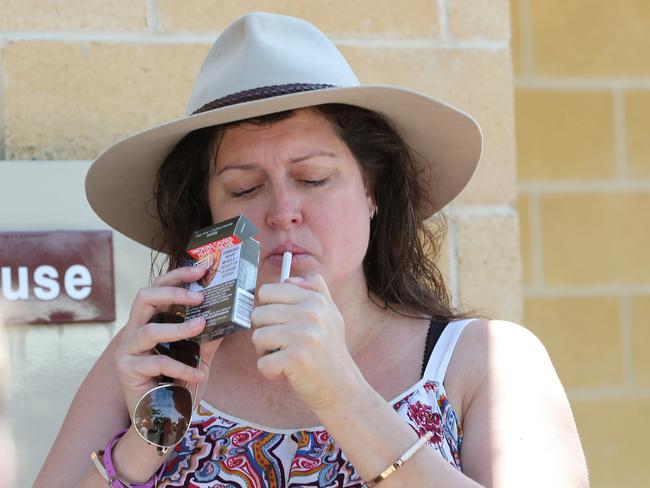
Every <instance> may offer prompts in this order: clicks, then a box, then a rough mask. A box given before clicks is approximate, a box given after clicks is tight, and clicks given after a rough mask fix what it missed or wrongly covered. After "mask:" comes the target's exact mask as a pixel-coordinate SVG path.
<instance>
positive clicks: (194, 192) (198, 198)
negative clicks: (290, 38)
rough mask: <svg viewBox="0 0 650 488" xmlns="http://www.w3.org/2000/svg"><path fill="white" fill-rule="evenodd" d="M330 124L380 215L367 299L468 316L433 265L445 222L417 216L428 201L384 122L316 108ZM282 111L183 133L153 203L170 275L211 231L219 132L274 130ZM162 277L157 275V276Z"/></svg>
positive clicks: (347, 110)
mask: <svg viewBox="0 0 650 488" xmlns="http://www.w3.org/2000/svg"><path fill="white" fill-rule="evenodd" d="M313 109H315V110H318V111H319V112H320V113H321V114H322V115H323V116H324V117H325V118H327V120H328V121H329V122H330V123H331V124H332V126H333V127H334V129H335V130H336V131H337V133H338V135H339V137H340V138H341V139H342V140H343V142H345V143H346V144H347V146H348V148H349V149H350V151H351V153H352V154H353V155H354V157H355V158H356V160H357V162H358V163H359V166H360V168H361V172H362V174H363V176H364V179H365V181H366V183H368V184H369V185H370V188H371V189H372V190H373V191H374V195H375V199H376V202H377V205H378V210H379V211H378V213H377V215H376V216H375V218H374V219H373V220H372V221H371V224H370V242H369V244H368V250H367V252H366V256H365V258H364V261H363V270H364V274H365V278H366V282H367V286H368V291H369V296H371V295H370V293H372V294H374V295H376V296H377V297H379V298H380V300H382V303H381V304H378V305H380V306H382V307H383V308H390V309H392V310H395V311H398V310H396V309H395V306H396V305H397V306H398V307H399V309H400V310H401V311H402V312H401V313H404V312H403V311H404V310H405V311H406V312H407V313H409V314H412V315H414V316H426V317H437V318H440V319H446V320H454V319H457V318H462V317H465V316H468V314H467V313H461V312H459V311H458V310H455V309H454V308H453V307H452V306H451V303H450V299H449V293H448V290H447V287H446V286H445V283H444V280H443V277H442V275H441V273H440V270H439V269H438V267H437V265H436V262H435V260H436V258H437V255H438V252H439V250H440V243H441V242H442V239H443V238H444V234H445V232H446V227H447V226H446V221H445V219H444V217H443V216H442V215H441V214H439V215H438V216H437V217H436V219H435V222H433V221H431V220H429V221H422V220H421V218H420V216H419V212H418V209H420V208H422V206H423V203H424V202H425V201H426V199H427V198H429V196H428V195H427V192H426V189H425V186H424V181H423V179H422V178H419V173H418V169H417V166H416V163H415V160H414V157H413V155H412V153H411V151H410V150H409V148H408V147H407V145H406V143H405V142H404V140H403V139H402V138H401V137H400V135H399V134H398V132H397V131H396V130H395V128H393V127H392V125H391V124H390V122H389V121H388V120H387V119H386V118H385V117H383V116H382V115H380V114H378V113H376V112H372V111H370V110H366V109H363V108H360V107H353V106H350V105H341V104H329V105H319V106H316V107H313ZM293 113H294V112H293V111H286V112H279V113H274V114H270V115H265V116H261V117H257V118H254V119H247V120H245V121H237V122H233V123H230V124H224V125H220V126H213V127H206V128H203V129H198V130H195V131H193V132H190V133H189V134H187V135H186V136H185V137H184V138H183V139H182V140H181V141H180V142H179V143H178V144H177V145H176V147H175V148H174V149H173V150H172V152H171V153H170V154H169V155H168V156H167V158H166V159H165V161H164V162H163V164H162V165H161V166H160V169H159V170H158V174H157V179H156V184H155V189H154V199H155V203H156V209H157V211H158V216H159V218H160V221H161V224H162V228H163V231H162V233H161V235H160V236H159V237H158V239H159V241H158V242H157V243H156V245H157V247H158V248H159V249H165V250H166V251H167V253H168V254H169V262H168V267H169V269H173V268H174V267H176V266H178V265H179V260H180V259H181V257H182V256H183V255H184V253H185V246H186V244H187V241H188V240H189V238H190V235H191V233H192V231H194V230H195V229H198V228H201V227H205V226H207V225H210V224H212V217H211V214H210V208H209V204H208V188H207V186H208V180H209V178H210V175H211V173H212V171H213V170H214V161H215V160H216V154H217V150H218V148H219V142H220V140H221V137H220V136H221V135H222V134H223V133H224V131H225V130H226V129H227V128H229V127H233V126H235V125H239V124H241V123H243V122H247V123H255V124H261V125H263V124H272V123H274V122H276V121H278V120H282V119H285V118H288V117H290V116H291V115H292V114H293ZM159 271H160V269H159Z"/></svg>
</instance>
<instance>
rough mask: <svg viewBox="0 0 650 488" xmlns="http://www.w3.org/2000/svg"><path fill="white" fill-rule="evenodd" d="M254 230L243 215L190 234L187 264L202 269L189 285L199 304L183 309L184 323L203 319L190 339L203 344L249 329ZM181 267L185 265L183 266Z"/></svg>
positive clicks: (256, 255)
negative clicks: (198, 294)
mask: <svg viewBox="0 0 650 488" xmlns="http://www.w3.org/2000/svg"><path fill="white" fill-rule="evenodd" d="M257 232H258V229H257V227H255V226H254V225H253V224H252V223H251V222H250V221H249V220H248V219H247V218H246V217H244V215H240V216H239V217H235V218H233V219H230V220H226V221H224V222H219V223H218V224H214V225H211V226H209V227H205V228H203V229H199V230H197V231H194V233H193V234H192V237H191V238H190V242H189V243H188V245H187V259H188V262H187V264H190V265H193V266H201V267H203V268H205V269H206V272H205V274H204V275H203V277H202V278H201V279H200V280H199V281H196V282H194V283H191V284H190V285H189V289H190V291H200V292H202V293H203V296H204V298H203V303H201V304H200V305H198V306H192V307H187V308H186V310H185V320H190V319H192V318H195V317H200V316H203V317H205V320H206V322H207V323H206V326H205V329H204V330H203V332H202V333H201V334H200V335H198V336H196V337H194V338H193V340H195V341H197V342H199V343H200V342H206V341H211V340H214V339H218V338H220V337H224V336H226V335H229V334H232V333H234V332H237V331H238V330H242V329H250V327H251V312H252V311H253V301H254V299H255V286H256V283H257V269H258V266H259V260H260V243H259V242H258V241H256V240H255V239H253V236H254V235H255V234H257ZM183 264H185V263H183Z"/></svg>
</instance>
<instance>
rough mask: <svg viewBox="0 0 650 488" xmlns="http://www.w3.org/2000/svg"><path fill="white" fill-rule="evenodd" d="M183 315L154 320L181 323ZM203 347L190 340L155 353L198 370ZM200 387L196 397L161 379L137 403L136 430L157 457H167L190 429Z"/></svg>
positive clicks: (169, 314) (164, 345)
mask: <svg viewBox="0 0 650 488" xmlns="http://www.w3.org/2000/svg"><path fill="white" fill-rule="evenodd" d="M183 321H184V317H183V315H182V314H181V313H172V312H166V313H160V314H157V315H155V316H154V317H153V318H152V322H157V323H181V322H183ZM200 348H201V346H200V345H199V344H198V343H196V342H194V341H191V340H188V339H183V340H179V341H175V342H162V343H160V344H157V345H156V347H154V352H155V353H157V354H164V355H165V356H169V357H171V358H172V359H175V360H176V361H180V362H181V363H183V364H186V365H188V366H191V367H192V368H196V367H198V365H199V362H200V360H201V355H200V351H201V349H200ZM197 390H198V383H197V384H196V386H195V390H194V395H192V394H191V393H190V390H189V389H188V388H187V384H186V385H185V386H181V385H177V384H175V382H174V379H173V378H170V377H168V376H165V375H161V376H160V377H159V378H158V386H156V387H154V388H152V389H151V390H149V391H148V392H146V393H145V394H144V395H142V398H140V400H138V403H137V404H136V406H135V410H134V411H133V425H134V427H135V430H136V431H137V432H138V434H140V437H142V438H143V439H144V440H145V441H147V442H148V443H149V444H153V445H154V446H156V447H157V448H158V453H159V454H161V455H163V454H166V453H167V452H168V451H169V449H171V448H173V447H174V446H175V445H176V444H178V443H179V442H180V441H181V440H182V439H183V437H184V436H185V433H186V432H187V431H188V429H189V428H190V422H191V420H192V411H193V410H194V401H193V398H196V394H197Z"/></svg>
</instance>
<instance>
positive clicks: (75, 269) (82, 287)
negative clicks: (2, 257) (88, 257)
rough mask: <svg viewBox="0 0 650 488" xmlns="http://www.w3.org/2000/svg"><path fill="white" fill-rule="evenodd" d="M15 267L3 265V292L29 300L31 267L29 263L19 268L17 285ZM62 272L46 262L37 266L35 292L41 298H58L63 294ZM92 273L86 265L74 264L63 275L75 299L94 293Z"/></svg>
mask: <svg viewBox="0 0 650 488" xmlns="http://www.w3.org/2000/svg"><path fill="white" fill-rule="evenodd" d="M11 271H12V270H11V268H10V267H8V266H3V267H2V270H1V274H0V278H1V279H2V295H3V296H4V298H5V299H6V300H10V301H16V300H29V284H30V283H29V270H28V268H27V266H19V267H18V286H14V284H13V282H12V281H13V280H12V272H11ZM58 279H59V272H58V271H57V269H56V268H54V267H53V266H50V265H47V264H44V265H41V266H38V267H37V268H36V269H34V274H33V281H34V287H33V289H32V292H33V294H34V297H35V298H36V299H38V300H44V301H49V300H54V299H56V298H57V297H58V296H59V295H60V293H61V285H60V284H59V281H58ZM92 283H93V281H92V276H91V274H90V271H89V270H88V268H87V267H85V266H84V265H82V264H73V265H72V266H70V267H69V268H68V269H67V270H66V272H65V274H64V277H63V287H64V289H65V292H66V294H67V295H68V296H69V297H70V298H72V299H73V300H83V299H85V298H87V297H88V295H90V293H91V292H92Z"/></svg>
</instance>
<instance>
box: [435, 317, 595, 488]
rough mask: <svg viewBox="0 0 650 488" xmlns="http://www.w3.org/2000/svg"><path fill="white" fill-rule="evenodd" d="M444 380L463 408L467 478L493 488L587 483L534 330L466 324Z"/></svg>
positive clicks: (563, 400) (565, 407)
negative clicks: (469, 477) (540, 483)
mask: <svg viewBox="0 0 650 488" xmlns="http://www.w3.org/2000/svg"><path fill="white" fill-rule="evenodd" d="M447 379H448V381H449V382H450V385H449V388H450V389H453V390H454V391H456V392H457V396H458V398H459V401H460V405H462V406H461V408H459V410H461V412H462V413H461V418H462V426H463V430H464V433H465V438H464V443H463V451H462V453H461V458H462V462H463V471H464V472H466V474H468V475H470V476H471V477H472V478H474V479H475V480H477V481H479V482H482V483H485V484H486V486H492V485H494V484H495V479H498V480H501V481H502V482H500V483H498V486H510V485H511V484H512V486H521V483H522V480H525V481H526V482H525V483H524V485H526V486H537V484H536V483H539V482H541V481H542V480H544V483H545V484H544V486H586V485H587V469H586V463H585V459H584V454H583V452H582V447H581V444H580V439H579V437H578V432H577V428H576V425H575V421H574V419H573V414H572V412H571V407H570V405H569V401H568V398H567V396H566V393H565V391H564V388H563V387H562V384H561V382H560V380H559V378H558V376H557V373H556V372H555V369H554V367H553V364H552V362H551V360H550V358H549V355H548V353H547V351H546V348H545V347H544V345H543V344H542V342H541V341H540V340H539V339H538V338H537V337H536V336H535V335H534V334H533V333H532V332H530V331H529V330H528V329H526V328H525V327H523V326H522V325H519V324H516V323H513V322H508V321H503V320H482V319H480V320H475V321H472V322H471V323H469V324H468V325H467V326H466V327H465V330H464V331H463V333H462V335H461V337H460V338H459V341H458V344H457V346H456V349H455V351H454V355H453V357H452V361H451V363H450V368H449V372H448V378H447ZM486 446H488V447H489V448H487V449H486ZM549 473H551V474H549ZM549 476H551V478H552V479H551V478H549Z"/></svg>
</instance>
